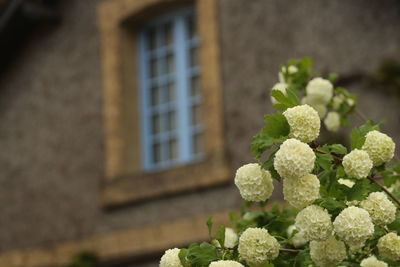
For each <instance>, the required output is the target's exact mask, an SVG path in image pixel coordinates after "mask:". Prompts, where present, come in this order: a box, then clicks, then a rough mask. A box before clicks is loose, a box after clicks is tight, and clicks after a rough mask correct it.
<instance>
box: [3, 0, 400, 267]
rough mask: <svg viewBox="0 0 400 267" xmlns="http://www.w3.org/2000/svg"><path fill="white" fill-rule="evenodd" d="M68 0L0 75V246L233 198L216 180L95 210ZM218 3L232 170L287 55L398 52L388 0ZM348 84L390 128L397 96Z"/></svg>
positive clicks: (98, 125) (345, 56)
mask: <svg viewBox="0 0 400 267" xmlns="http://www.w3.org/2000/svg"><path fill="white" fill-rule="evenodd" d="M66 2H67V3H64V4H63V5H64V8H63V17H64V21H63V23H62V24H61V25H60V26H59V27H58V28H56V29H54V30H52V31H51V32H47V33H42V34H41V35H40V36H38V37H37V38H32V40H30V42H29V44H27V45H26V48H25V50H24V51H23V53H22V55H21V56H19V57H18V58H16V61H15V62H14V64H13V65H12V66H11V67H10V69H9V70H8V74H7V76H5V77H2V78H1V80H0V122H1V123H0V147H1V150H0V212H1V214H2V216H0V228H1V229H2V231H1V233H0V250H2V251H4V250H10V249H16V248H28V247H34V246H37V245H46V244H52V243H55V242H60V241H65V240H70V239H77V238H82V237H85V236H88V235H92V234H96V233H104V232H109V231H113V230H116V229H125V228H131V227H139V226H142V225H149V224H153V223H154V224H156V223H159V222H160V221H163V220H171V219H175V218H179V217H184V216H190V215H193V214H198V213H209V212H212V211H216V210H219V209H227V208H231V207H237V206H238V205H239V203H240V199H239V196H238V193H237V191H236V189H235V188H234V187H233V186H224V187H217V188H212V189H209V190H202V191H196V192H189V193H185V194H179V195H176V196H170V197H165V198H161V199H156V200H152V201H146V202H142V203H138V204H135V205H130V206H127V207H124V208H121V209H118V210H114V211H108V212H106V211H103V210H101V209H100V207H99V203H100V202H99V188H100V183H101V179H102V176H103V172H104V169H103V167H104V150H103V144H104V140H103V132H102V131H103V128H102V127H103V121H102V89H101V86H102V85H101V70H100V61H101V59H100V57H99V45H100V44H99V33H98V29H97V26H96V10H95V8H96V4H97V1H95V0H86V1H78V0H74V1H66ZM219 6H220V18H219V19H220V22H221V25H220V27H221V48H222V68H223V69H222V71H223V81H224V100H225V101H224V110H225V131H226V140H227V143H228V151H229V156H230V159H231V163H232V168H233V169H235V168H237V167H238V166H240V165H241V164H243V163H246V162H248V161H250V160H251V155H250V153H249V142H250V140H251V137H252V136H253V135H254V134H255V133H256V132H257V131H258V129H259V127H260V126H261V125H262V115H263V114H264V113H266V112H268V111H271V107H270V103H269V97H268V90H269V88H270V87H271V86H272V85H273V84H274V83H275V82H276V81H277V71H278V68H279V65H280V64H281V63H283V62H285V61H286V60H287V59H290V58H300V57H304V56H310V57H312V58H313V59H314V60H315V62H316V68H317V70H319V71H321V72H325V71H328V70H334V71H336V72H338V73H343V74H352V73H358V72H371V71H373V70H375V69H376V68H377V66H378V65H379V64H380V62H381V61H382V60H383V59H386V58H397V59H399V58H400V32H399V30H398V25H400V3H399V1H396V0H385V1H372V0H368V1H365V0H364V1H361V0H355V1H345V0H341V1H322V0H302V1H300V0H297V1H288V0H287V1H282V0H252V1H248V0H220V1H219ZM355 87H356V91H357V93H360V92H363V94H362V96H361V103H362V107H361V109H363V110H364V111H365V113H367V115H371V116H372V117H375V118H378V117H384V118H386V119H387V120H388V121H391V124H390V125H389V126H388V128H387V129H388V130H389V131H390V132H391V133H392V134H397V133H398V132H399V128H400V126H399V123H400V122H399V119H398V117H399V116H398V112H393V111H394V110H395V111H397V110H396V109H397V107H398V102H397V100H396V99H393V98H391V99H388V98H386V97H385V96H384V95H383V94H382V92H380V91H379V90H368V91H365V90H364V91H363V90H362V88H361V87H362V84H361V85H357V86H355ZM349 89H350V90H351V88H349ZM377 99H380V101H379V102H380V103H381V104H377V103H378V101H377ZM371 106H373V107H374V109H371V108H370V107H371ZM389 109H390V110H389ZM396 139H397V141H400V140H399V136H398V134H397V137H396ZM216 200H218V201H217V202H216ZM216 203H218V204H216ZM153 265H154V264H153ZM135 266H137V265H135ZM146 266H152V265H151V264H150V265H146Z"/></svg>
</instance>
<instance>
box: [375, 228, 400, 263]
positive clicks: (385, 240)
mask: <svg viewBox="0 0 400 267" xmlns="http://www.w3.org/2000/svg"><path fill="white" fill-rule="evenodd" d="M378 250H379V255H381V256H382V257H385V258H389V259H391V260H394V261H397V260H400V236H398V235H396V234H395V233H388V234H386V235H384V236H382V237H381V238H380V239H379V241H378Z"/></svg>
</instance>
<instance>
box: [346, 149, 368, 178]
mask: <svg viewBox="0 0 400 267" xmlns="http://www.w3.org/2000/svg"><path fill="white" fill-rule="evenodd" d="M342 164H343V168H344V171H345V172H346V174H347V176H349V177H352V178H357V179H362V178H365V177H367V176H368V173H369V171H370V170H371V169H372V161H371V160H370V158H369V156H368V153H367V152H365V151H363V150H359V149H354V150H353V151H351V152H350V153H349V154H347V155H346V156H344V157H343V161H342Z"/></svg>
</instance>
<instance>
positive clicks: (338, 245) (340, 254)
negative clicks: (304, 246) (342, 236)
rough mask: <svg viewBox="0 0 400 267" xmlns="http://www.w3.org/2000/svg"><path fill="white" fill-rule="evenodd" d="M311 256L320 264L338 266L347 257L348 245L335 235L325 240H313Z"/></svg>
mask: <svg viewBox="0 0 400 267" xmlns="http://www.w3.org/2000/svg"><path fill="white" fill-rule="evenodd" d="M310 256H311V259H312V260H313V261H314V262H315V263H316V264H317V265H318V266H336V265H337V264H339V263H341V262H342V261H343V260H344V259H346V258H347V253H346V246H345V244H344V243H343V242H342V241H339V240H336V239H335V237H334V236H330V237H329V238H328V239H327V240H324V241H311V242H310Z"/></svg>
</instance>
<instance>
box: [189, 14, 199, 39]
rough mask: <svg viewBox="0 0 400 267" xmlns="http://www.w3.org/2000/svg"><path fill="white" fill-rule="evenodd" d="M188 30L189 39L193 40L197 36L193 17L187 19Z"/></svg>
mask: <svg viewBox="0 0 400 267" xmlns="http://www.w3.org/2000/svg"><path fill="white" fill-rule="evenodd" d="M187 28H188V38H189V39H193V38H194V37H196V36H197V27H196V23H195V20H194V18H193V17H192V16H190V17H188V19H187Z"/></svg>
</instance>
